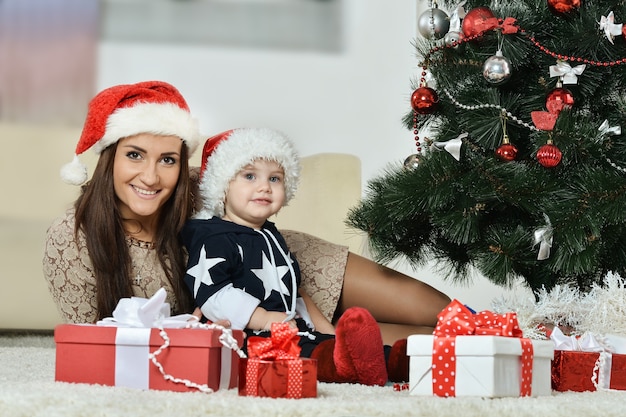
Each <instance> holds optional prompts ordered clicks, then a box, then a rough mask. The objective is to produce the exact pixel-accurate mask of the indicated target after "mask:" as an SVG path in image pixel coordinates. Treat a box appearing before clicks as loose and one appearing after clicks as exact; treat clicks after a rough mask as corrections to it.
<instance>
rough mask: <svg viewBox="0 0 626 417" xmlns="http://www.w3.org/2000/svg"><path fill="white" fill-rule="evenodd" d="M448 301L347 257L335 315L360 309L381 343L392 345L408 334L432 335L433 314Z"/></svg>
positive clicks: (428, 289) (396, 275) (412, 281)
mask: <svg viewBox="0 0 626 417" xmlns="http://www.w3.org/2000/svg"><path fill="white" fill-rule="evenodd" d="M449 302H450V298H449V297H448V296H446V295H445V294H443V293H442V292H440V291H438V290H436V289H435V288H433V287H431V286H430V285H428V284H426V283H424V282H422V281H419V280H417V279H415V278H413V277H410V276H408V275H405V274H403V273H401V272H398V271H395V270H393V269H390V268H387V267H384V266H382V265H380V264H378V263H376V262H374V261H371V260H369V259H367V258H364V257H362V256H359V255H356V254H354V253H350V254H349V255H348V262H347V265H346V272H345V277H344V284H343V290H342V292H341V298H340V300H339V305H338V307H337V313H338V315H339V314H341V313H343V312H344V311H345V310H346V309H348V308H350V307H354V306H360V307H364V308H366V309H368V310H369V311H370V313H371V314H372V315H373V316H374V318H376V320H377V321H378V322H379V324H380V328H381V332H382V335H383V341H384V342H385V344H388V345H392V344H393V343H394V342H395V341H396V340H398V339H403V338H406V337H407V336H409V335H411V334H418V333H432V331H433V329H434V327H435V324H436V323H437V314H438V313H439V312H440V311H441V310H442V309H443V308H444V307H445V306H447V305H448V303H449Z"/></svg>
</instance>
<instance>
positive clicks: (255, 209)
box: [223, 159, 285, 229]
mask: <svg viewBox="0 0 626 417" xmlns="http://www.w3.org/2000/svg"><path fill="white" fill-rule="evenodd" d="M284 180H285V171H284V170H283V168H282V167H281V166H280V165H279V164H278V163H276V162H274V161H267V160H264V159H257V160H256V161H254V162H253V163H252V164H250V165H247V166H245V167H243V169H242V170H241V171H239V172H238V173H237V175H236V176H235V178H233V179H232V180H231V181H230V184H229V186H228V191H227V192H226V200H225V201H224V213H225V214H224V217H223V218H224V220H229V221H232V222H234V223H238V224H242V225H244V226H248V227H252V228H254V229H259V228H260V227H261V226H262V225H263V223H265V221H266V220H267V219H268V218H269V217H270V216H272V215H274V214H276V213H278V211H279V210H280V209H281V208H282V207H283V204H285V182H284Z"/></svg>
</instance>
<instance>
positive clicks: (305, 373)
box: [239, 323, 317, 398]
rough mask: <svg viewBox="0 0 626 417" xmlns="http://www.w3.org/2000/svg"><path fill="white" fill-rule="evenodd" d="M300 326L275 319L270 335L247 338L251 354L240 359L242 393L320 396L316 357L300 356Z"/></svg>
mask: <svg viewBox="0 0 626 417" xmlns="http://www.w3.org/2000/svg"><path fill="white" fill-rule="evenodd" d="M297 333H298V330H297V329H291V328H290V327H289V324H288V323H272V331H271V336H270V337H259V336H252V337H249V338H248V342H247V345H248V358H247V359H246V358H244V359H241V360H240V363H239V395H241V396H249V397H271V398H315V397H317V360H316V359H308V358H301V357H299V355H300V346H298V341H299V336H298V335H297Z"/></svg>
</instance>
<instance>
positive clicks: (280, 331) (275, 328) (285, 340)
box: [248, 323, 301, 359]
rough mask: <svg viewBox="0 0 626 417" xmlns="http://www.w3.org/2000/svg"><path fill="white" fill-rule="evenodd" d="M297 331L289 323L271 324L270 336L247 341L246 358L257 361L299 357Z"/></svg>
mask: <svg viewBox="0 0 626 417" xmlns="http://www.w3.org/2000/svg"><path fill="white" fill-rule="evenodd" d="M299 341H300V336H298V329H292V328H291V327H289V323H272V328H271V336H270V337H260V336H252V337H250V338H249V339H248V357H250V358H259V359H297V358H298V357H300V350H301V348H300V346H298V342H299Z"/></svg>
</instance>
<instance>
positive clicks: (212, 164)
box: [195, 128, 300, 219]
mask: <svg viewBox="0 0 626 417" xmlns="http://www.w3.org/2000/svg"><path fill="white" fill-rule="evenodd" d="M256 159H266V160H269V161H275V162H277V163H278V164H279V165H280V166H281V167H282V168H283V171H284V172H285V178H284V184H285V205H287V204H288V203H289V201H290V200H291V199H292V198H293V196H294V195H295V192H296V189H297V188H298V182H299V180H300V158H299V156H298V153H297V152H296V150H295V147H294V145H293V143H292V142H291V141H290V140H289V139H288V138H287V137H286V136H285V135H284V134H282V133H280V132H278V131H276V130H272V129H268V128H240V129H233V130H228V131H226V132H222V133H220V134H218V135H215V136H212V137H210V138H209V139H207V141H206V142H205V144H204V148H203V150H202V165H201V167H200V184H199V187H200V190H199V194H200V198H201V199H202V210H201V211H199V212H198V213H197V214H196V215H195V217H196V218H200V219H207V218H211V217H213V216H217V217H222V216H224V199H225V197H226V192H227V191H228V185H229V183H230V181H231V180H232V179H233V178H234V177H235V175H237V173H238V172H239V171H241V169H242V168H243V167H245V166H246V165H248V164H250V163H252V162H254V161H255V160H256Z"/></svg>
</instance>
